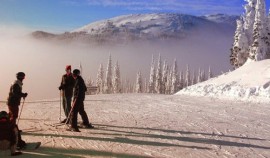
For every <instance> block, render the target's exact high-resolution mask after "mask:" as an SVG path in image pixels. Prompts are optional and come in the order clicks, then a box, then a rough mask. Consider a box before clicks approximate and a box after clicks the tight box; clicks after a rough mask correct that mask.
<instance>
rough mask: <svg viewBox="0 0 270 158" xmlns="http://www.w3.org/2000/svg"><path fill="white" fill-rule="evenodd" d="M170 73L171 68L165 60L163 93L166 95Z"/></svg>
mask: <svg viewBox="0 0 270 158" xmlns="http://www.w3.org/2000/svg"><path fill="white" fill-rule="evenodd" d="M168 73H169V67H168V64H167V61H166V60H164V63H163V71H162V93H163V94H165V92H166V84H167V80H168Z"/></svg>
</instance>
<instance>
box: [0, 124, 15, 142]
mask: <svg viewBox="0 0 270 158" xmlns="http://www.w3.org/2000/svg"><path fill="white" fill-rule="evenodd" d="M14 129H15V126H14V125H13V124H12V123H10V122H9V120H7V119H1V120H0V131H1V132H0V140H7V141H9V142H10V144H11V145H14V144H15V143H16V134H15V131H14Z"/></svg>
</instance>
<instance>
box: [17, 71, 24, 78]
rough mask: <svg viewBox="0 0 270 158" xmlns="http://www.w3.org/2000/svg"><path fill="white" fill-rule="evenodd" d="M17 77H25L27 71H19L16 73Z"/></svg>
mask: <svg viewBox="0 0 270 158" xmlns="http://www.w3.org/2000/svg"><path fill="white" fill-rule="evenodd" d="M16 77H17V79H24V77H25V73H24V72H18V73H17V74H16Z"/></svg>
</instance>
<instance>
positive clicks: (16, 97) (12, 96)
mask: <svg viewBox="0 0 270 158" xmlns="http://www.w3.org/2000/svg"><path fill="white" fill-rule="evenodd" d="M16 77H17V80H16V81H14V83H13V84H12V85H11V87H10V91H9V96H8V100H7V105H8V110H9V117H10V121H11V122H12V123H13V124H14V125H15V124H16V120H17V118H18V113H19V105H20V104H21V98H23V99H25V98H26V97H27V95H28V94H27V93H22V86H23V80H24V78H25V73H23V72H18V73H17V74H16Z"/></svg>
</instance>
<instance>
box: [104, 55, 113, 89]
mask: <svg viewBox="0 0 270 158" xmlns="http://www.w3.org/2000/svg"><path fill="white" fill-rule="evenodd" d="M104 91H105V93H107V94H110V93H112V91H113V85H112V57H111V54H110V56H109V59H108V65H107V70H106V80H105V86H104Z"/></svg>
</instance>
